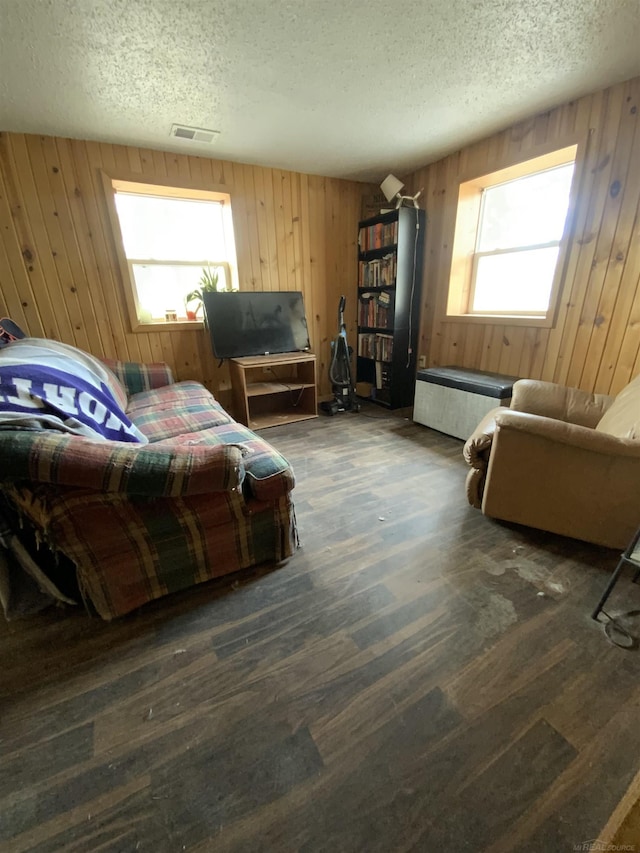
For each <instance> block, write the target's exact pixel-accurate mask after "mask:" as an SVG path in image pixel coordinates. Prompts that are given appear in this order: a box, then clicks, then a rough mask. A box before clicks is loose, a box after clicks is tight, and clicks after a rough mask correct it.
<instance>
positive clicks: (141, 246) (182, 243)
mask: <svg viewBox="0 0 640 853" xmlns="http://www.w3.org/2000/svg"><path fill="white" fill-rule="evenodd" d="M110 184H111V192H112V197H113V201H114V205H115V217H116V220H117V225H118V229H119V232H120V236H121V244H122V248H123V250H124V258H122V259H121V260H122V263H123V267H125V269H123V272H126V276H125V278H126V282H125V283H126V284H130V286H131V296H132V307H133V310H132V313H133V314H134V316H133V317H132V320H133V322H134V326H135V325H138V324H148V323H157V322H162V323H165V322H167V321H169V322H176V321H178V322H180V321H187V320H189V321H193V320H197V319H202V310H203V309H202V305H201V304H200V302H199V300H198V299H197V298H196V299H193V300H191V301H189V302H187V296H188V295H189V294H190V293H193V291H195V290H198V289H199V288H200V287H201V282H200V279H201V277H202V275H203V273H204V272H205V271H206V272H207V273H210V274H212V275H213V276H214V277H215V276H217V279H218V281H217V289H218V290H229V289H234V288H237V271H236V255H235V242H234V238H233V225H232V221H231V208H230V203H229V202H230V199H229V196H228V195H226V194H223V193H214V192H208V191H202V190H186V189H179V188H174V187H163V186H156V185H149V184H138V183H133V182H129V181H119V180H110Z"/></svg>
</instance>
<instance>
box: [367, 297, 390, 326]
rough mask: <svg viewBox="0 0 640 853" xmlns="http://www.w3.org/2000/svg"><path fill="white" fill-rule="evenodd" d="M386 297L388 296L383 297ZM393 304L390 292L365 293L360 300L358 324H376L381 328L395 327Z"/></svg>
mask: <svg viewBox="0 0 640 853" xmlns="http://www.w3.org/2000/svg"><path fill="white" fill-rule="evenodd" d="M382 297H386V298H382ZM393 315H394V311H393V306H392V305H391V304H390V299H389V294H388V293H386V292H385V293H381V294H379V296H376V295H375V294H372V293H363V294H362V296H361V297H360V299H359V301H358V325H359V326H369V327H372V326H375V327H377V328H379V329H392V328H393Z"/></svg>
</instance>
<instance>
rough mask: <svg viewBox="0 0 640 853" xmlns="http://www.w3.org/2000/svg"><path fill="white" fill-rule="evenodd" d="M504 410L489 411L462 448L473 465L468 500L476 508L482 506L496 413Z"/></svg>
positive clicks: (468, 481)
mask: <svg viewBox="0 0 640 853" xmlns="http://www.w3.org/2000/svg"><path fill="white" fill-rule="evenodd" d="M503 411H505V409H504V408H502V407H498V408H495V409H492V410H491V411H490V412H487V414H486V415H485V416H484V418H483V419H482V420H481V421H480V423H479V424H478V426H477V427H476V428H475V429H474V431H473V432H472V433H471V435H470V436H469V438H468V439H467V440H466V442H465V444H464V447H463V448H462V455H463V456H464V458H465V460H466V461H467V462H468V463H469V465H471V471H469V473H468V474H467V483H466V489H467V500H468V501H469V503H470V504H471V506H473V507H475V508H476V509H480V507H481V506H482V491H483V488H484V481H485V477H486V474H487V465H488V464H489V455H490V453H491V445H492V443H493V434H494V432H495V429H496V415H497V414H498V413H499V412H503Z"/></svg>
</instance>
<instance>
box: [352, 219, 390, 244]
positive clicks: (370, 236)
mask: <svg viewBox="0 0 640 853" xmlns="http://www.w3.org/2000/svg"><path fill="white" fill-rule="evenodd" d="M397 242H398V220H397V219H396V220H395V222H377V223H376V224H375V225H369V226H368V228H361V229H360V233H359V234H358V245H359V246H360V251H361V252H367V251H368V250H369V249H381V248H382V247H383V246H393V245H395V243H397Z"/></svg>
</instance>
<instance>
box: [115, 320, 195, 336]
mask: <svg viewBox="0 0 640 853" xmlns="http://www.w3.org/2000/svg"><path fill="white" fill-rule="evenodd" d="M187 329H189V330H193V329H204V322H203V321H202V320H169V321H167V320H158V321H157V322H152V323H141V322H138V324H137V325H135V326H134V327H133V330H132V331H134V332H136V333H138V332H183V331H186V330H187Z"/></svg>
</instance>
